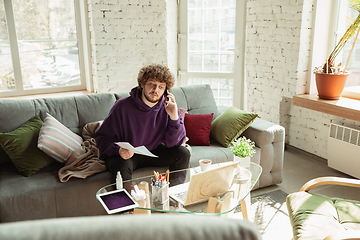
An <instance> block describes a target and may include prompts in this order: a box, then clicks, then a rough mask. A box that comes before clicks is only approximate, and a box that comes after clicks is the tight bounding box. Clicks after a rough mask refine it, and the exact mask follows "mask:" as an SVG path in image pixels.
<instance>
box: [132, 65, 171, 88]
mask: <svg viewBox="0 0 360 240" xmlns="http://www.w3.org/2000/svg"><path fill="white" fill-rule="evenodd" d="M149 79H156V80H157V81H159V82H162V83H166V89H167V90H168V91H171V88H172V87H173V86H174V84H175V77H174V75H173V74H172V73H171V72H170V69H169V68H168V67H167V66H165V65H161V64H156V63H150V64H148V65H145V66H144V67H142V68H141V69H140V71H139V74H138V78H137V81H138V88H139V89H142V87H141V84H144V85H145V84H146V82H147V81H148V80H149Z"/></svg>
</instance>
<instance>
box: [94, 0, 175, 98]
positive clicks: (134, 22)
mask: <svg viewBox="0 0 360 240" xmlns="http://www.w3.org/2000/svg"><path fill="white" fill-rule="evenodd" d="M88 6H89V21H90V36H91V47H92V72H93V81H94V88H95V90H96V91H97V92H119V91H129V90H130V89H131V88H132V87H134V86H136V85H137V82H136V78H137V74H138V71H139V69H140V68H141V67H142V66H143V65H145V64H147V63H149V62H156V63H163V64H168V58H169V56H168V48H170V46H171V45H172V44H174V43H173V40H171V41H172V42H171V41H170V44H168V39H169V38H170V37H169V36H170V35H169V34H168V33H167V23H168V21H169V20H171V18H167V12H166V10H167V9H168V10H171V8H170V7H167V1H166V0H147V1H146V0H131V1H130V0H128V1H127V0H89V3H88ZM171 11H173V10H171ZM174 18H175V19H176V15H175V16H174ZM175 21H176V20H175ZM170 24H172V25H173V24H174V23H173V22H172V23H170ZM170 26H171V25H170ZM176 52H177V51H175V53H176ZM173 55H174V54H173ZM175 57H176V56H175ZM172 68H173V69H174V66H172Z"/></svg>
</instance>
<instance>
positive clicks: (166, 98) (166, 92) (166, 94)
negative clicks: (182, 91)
mask: <svg viewBox="0 0 360 240" xmlns="http://www.w3.org/2000/svg"><path fill="white" fill-rule="evenodd" d="M168 94H169V92H168V90H166V89H165V92H164V96H165V101H169V98H168Z"/></svg>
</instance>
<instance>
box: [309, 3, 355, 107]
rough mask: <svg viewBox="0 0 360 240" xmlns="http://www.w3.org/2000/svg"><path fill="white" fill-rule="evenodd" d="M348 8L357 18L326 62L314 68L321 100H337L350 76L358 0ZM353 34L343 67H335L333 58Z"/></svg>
mask: <svg viewBox="0 0 360 240" xmlns="http://www.w3.org/2000/svg"><path fill="white" fill-rule="evenodd" d="M350 7H351V8H352V9H354V10H356V11H358V12H359V14H358V16H357V18H356V19H355V20H354V21H353V23H352V24H351V25H350V26H349V27H348V29H347V30H346V32H345V33H344V35H343V36H342V37H341V38H340V40H339V42H338V43H337V44H336V46H335V48H334V49H333V51H332V52H331V53H330V55H329V57H328V58H327V60H326V62H325V63H324V64H323V65H322V66H321V67H318V68H315V70H314V74H315V80H316V87H317V90H318V96H319V98H321V99H329V100H336V99H339V98H340V95H341V93H342V91H343V89H344V87H345V83H346V79H347V77H348V76H349V74H350V72H349V71H347V65H348V63H349V60H350V56H351V53H352V50H353V48H354V45H355V42H356V39H357V37H358V34H359V31H358V32H357V34H356V31H357V30H358V28H359V26H360V0H350ZM355 34H356V37H355V40H354V44H353V46H352V49H351V51H350V54H349V57H348V60H347V63H346V65H345V67H342V66H341V64H339V65H338V66H336V65H335V58H336V57H337V56H338V55H339V53H340V52H341V50H342V49H343V47H344V46H345V44H346V43H347V41H348V40H349V39H351V38H352V37H353V36H354V35H355Z"/></svg>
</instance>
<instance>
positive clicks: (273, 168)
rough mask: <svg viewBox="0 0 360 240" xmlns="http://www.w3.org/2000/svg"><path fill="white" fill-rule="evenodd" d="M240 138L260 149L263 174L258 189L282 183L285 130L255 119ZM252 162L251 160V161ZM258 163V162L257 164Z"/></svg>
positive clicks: (276, 125)
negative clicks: (247, 139) (242, 137)
mask: <svg viewBox="0 0 360 240" xmlns="http://www.w3.org/2000/svg"><path fill="white" fill-rule="evenodd" d="M242 136H245V137H246V138H249V139H251V140H252V141H254V142H255V145H256V146H258V147H259V148H260V149H261V155H260V159H255V158H254V160H255V161H256V162H255V161H253V162H255V163H258V164H260V166H261V167H262V168H263V173H262V175H261V177H260V180H259V187H265V186H270V185H273V184H278V183H281V182H282V170H283V161H284V147H285V128H284V127H282V126H280V125H278V124H275V123H272V122H269V121H266V120H263V119H260V118H257V119H255V121H254V122H253V123H252V124H251V125H250V127H249V128H248V129H246V131H244V132H243V134H242ZM252 160H253V159H252ZM257 161H259V162H257Z"/></svg>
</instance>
